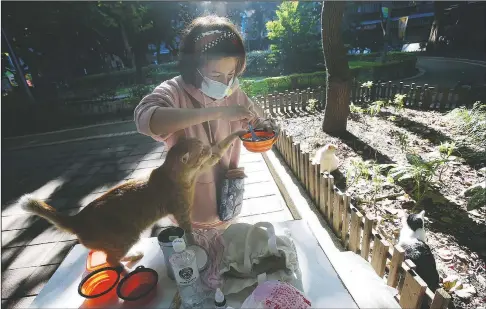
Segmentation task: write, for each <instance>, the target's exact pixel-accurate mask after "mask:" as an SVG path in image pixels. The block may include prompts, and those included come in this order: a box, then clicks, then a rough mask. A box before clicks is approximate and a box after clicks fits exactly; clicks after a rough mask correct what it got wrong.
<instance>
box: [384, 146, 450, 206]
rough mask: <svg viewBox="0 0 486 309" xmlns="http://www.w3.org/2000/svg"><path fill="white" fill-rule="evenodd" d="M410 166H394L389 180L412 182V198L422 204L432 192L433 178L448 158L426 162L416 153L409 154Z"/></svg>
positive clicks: (407, 155)
mask: <svg viewBox="0 0 486 309" xmlns="http://www.w3.org/2000/svg"><path fill="white" fill-rule="evenodd" d="M406 157H407V161H408V163H409V164H407V165H404V164H403V165H402V164H393V165H392V168H391V169H390V171H389V174H388V176H389V178H390V179H393V181H397V182H402V183H403V182H407V181H412V185H413V187H412V196H413V197H414V199H415V201H416V202H417V203H420V202H421V201H422V199H423V198H424V196H425V194H426V193H427V192H428V191H429V190H430V186H431V184H432V183H433V177H434V175H436V174H437V171H440V168H441V167H442V166H443V165H444V164H445V162H446V161H447V158H446V157H440V158H435V159H430V160H424V159H423V158H422V157H421V156H420V155H418V154H416V153H407V154H406Z"/></svg>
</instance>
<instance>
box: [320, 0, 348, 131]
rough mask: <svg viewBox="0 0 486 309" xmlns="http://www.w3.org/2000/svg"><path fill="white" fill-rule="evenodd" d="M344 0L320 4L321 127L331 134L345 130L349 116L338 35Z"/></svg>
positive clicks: (342, 49)
mask: <svg viewBox="0 0 486 309" xmlns="http://www.w3.org/2000/svg"><path fill="white" fill-rule="evenodd" d="M345 5H346V2H344V1H325V2H324V3H323V5H322V14H321V25H322V28H321V33H322V49H323V51H324V61H325V64H326V69H327V91H326V108H325V111H324V121H323V123H322V130H323V131H324V132H326V133H328V134H331V135H339V134H342V133H344V132H346V126H347V122H348V115H349V97H350V82H351V75H350V71H349V67H348V58H347V55H346V49H345V47H344V43H343V40H342V37H341V24H342V19H343V13H344V7H345Z"/></svg>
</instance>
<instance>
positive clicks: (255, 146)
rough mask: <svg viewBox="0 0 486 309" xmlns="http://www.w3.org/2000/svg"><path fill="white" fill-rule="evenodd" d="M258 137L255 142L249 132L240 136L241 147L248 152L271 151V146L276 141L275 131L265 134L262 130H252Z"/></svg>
mask: <svg viewBox="0 0 486 309" xmlns="http://www.w3.org/2000/svg"><path fill="white" fill-rule="evenodd" d="M254 132H255V135H256V136H257V137H258V140H257V141H254V140H253V138H252V134H251V132H248V133H246V134H244V135H242V136H240V139H241V141H242V142H243V146H244V147H245V148H246V149H247V150H248V151H250V152H266V151H269V150H270V149H272V146H273V144H275V142H276V141H277V133H276V132H275V131H272V132H267V131H263V130H254Z"/></svg>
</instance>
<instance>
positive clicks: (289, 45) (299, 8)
mask: <svg viewBox="0 0 486 309" xmlns="http://www.w3.org/2000/svg"><path fill="white" fill-rule="evenodd" d="M320 5H321V4H320V3H319V2H298V1H285V2H282V3H281V4H280V5H279V6H278V9H277V11H276V12H275V13H276V20H273V21H269V22H267V24H266V27H267V31H268V38H269V39H270V40H272V43H273V44H272V45H271V46H270V50H271V54H270V55H269V62H270V63H272V64H281V65H282V66H283V71H284V73H285V74H288V73H290V72H308V71H310V70H314V69H315V59H321V58H322V49H321V46H320V42H319V36H320V34H319V28H318V26H319V21H320V14H319V12H320Z"/></svg>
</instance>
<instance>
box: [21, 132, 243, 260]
mask: <svg viewBox="0 0 486 309" xmlns="http://www.w3.org/2000/svg"><path fill="white" fill-rule="evenodd" d="M244 133H246V131H244V130H240V131H237V132H234V133H233V134H231V135H229V136H228V137H226V138H225V139H224V140H222V141H221V142H220V143H218V144H217V145H215V146H213V147H212V148H211V147H210V146H207V145H204V144H203V143H202V142H201V141H200V140H198V139H194V138H190V139H185V138H184V139H181V140H179V141H178V143H176V144H175V145H174V146H173V147H172V148H171V149H170V150H169V152H168V153H167V158H166V160H165V162H164V163H163V164H162V165H161V166H160V167H158V168H156V169H154V170H153V171H152V173H151V174H150V177H149V179H148V180H134V181H129V182H126V183H124V184H122V185H119V186H117V187H115V188H113V189H111V190H109V191H108V192H106V193H105V194H104V195H102V196H100V197H99V198H97V199H96V200H94V201H93V202H91V203H90V204H88V205H87V206H86V207H85V208H83V209H82V210H81V211H80V212H79V213H78V214H76V215H74V216H69V215H65V214H62V213H59V212H57V211H56V210H55V209H54V208H52V207H51V206H49V205H47V204H46V203H44V202H43V201H40V200H37V199H35V198H34V197H32V196H31V195H25V196H23V197H22V198H21V199H20V201H19V202H20V205H21V206H22V208H24V209H25V210H26V211H29V212H32V213H35V214H37V215H38V216H41V217H43V218H45V219H47V220H48V221H50V222H52V223H53V224H54V225H56V226H57V227H58V228H60V229H63V230H65V231H67V232H69V233H72V234H75V235H76V236H77V237H78V239H79V242H80V243H81V244H83V245H84V246H85V247H87V248H89V249H92V250H100V251H103V252H105V253H106V255H107V262H108V263H109V264H111V265H119V263H120V261H122V260H123V258H124V257H125V255H126V254H127V253H128V251H129V250H130V248H131V247H132V246H133V245H134V244H135V243H136V242H137V241H138V240H139V238H140V234H141V233H142V231H144V230H145V229H146V228H148V227H149V226H151V225H152V224H154V223H155V222H156V221H158V220H159V219H161V218H163V217H165V216H167V215H169V214H172V215H173V216H174V218H175V219H176V220H177V222H178V223H179V226H180V227H181V228H183V229H184V230H185V231H186V235H187V236H186V237H188V242H189V243H194V238H193V236H192V225H191V210H192V205H193V200H194V187H195V183H196V179H197V176H198V175H199V174H200V173H201V172H202V171H203V170H205V169H207V168H210V167H211V166H213V165H215V164H216V163H217V162H218V161H219V160H220V159H221V157H222V156H223V154H224V153H225V152H226V151H227V150H228V148H229V147H230V145H231V143H232V142H233V141H234V140H235V139H236V138H237V137H238V136H240V135H242V134H244Z"/></svg>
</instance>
